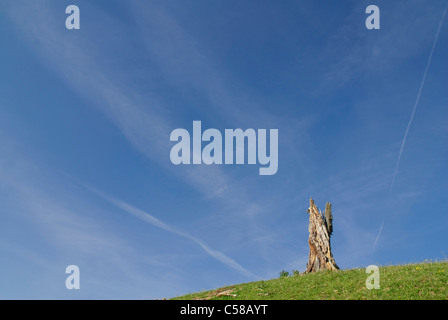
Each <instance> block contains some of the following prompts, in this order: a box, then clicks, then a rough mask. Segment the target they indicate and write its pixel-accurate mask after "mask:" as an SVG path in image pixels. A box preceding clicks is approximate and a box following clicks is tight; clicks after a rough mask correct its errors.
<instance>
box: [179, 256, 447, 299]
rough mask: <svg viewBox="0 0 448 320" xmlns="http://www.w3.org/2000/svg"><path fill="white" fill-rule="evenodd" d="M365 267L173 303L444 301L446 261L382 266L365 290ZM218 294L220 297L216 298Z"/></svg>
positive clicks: (246, 285) (222, 290)
mask: <svg viewBox="0 0 448 320" xmlns="http://www.w3.org/2000/svg"><path fill="white" fill-rule="evenodd" d="M365 270H366V269H365V268H361V269H350V270H339V271H333V272H331V271H323V272H318V273H311V274H300V275H294V276H289V277H280V278H277V279H271V280H264V281H263V280H261V281H256V282H249V283H243V284H237V285H232V286H227V287H223V288H219V289H216V290H211V291H204V292H199V293H192V294H187V295H184V296H181V297H176V298H173V299H176V300H192V299H207V300H259V299H262V300H332V299H334V300H339V299H349V300H364V299H368V300H375V299H384V300H414V299H417V300H427V299H429V300H440V299H443V300H446V299H448V262H446V261H445V262H423V263H417V264H408V265H399V266H384V267H379V270H380V288H379V289H371V290H368V289H367V288H366V279H367V277H368V276H369V274H367V273H366V271H365ZM220 293H221V295H220Z"/></svg>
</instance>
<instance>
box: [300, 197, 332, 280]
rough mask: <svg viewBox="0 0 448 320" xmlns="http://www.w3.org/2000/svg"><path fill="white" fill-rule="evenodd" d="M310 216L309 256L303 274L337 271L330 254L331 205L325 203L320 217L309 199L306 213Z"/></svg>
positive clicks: (312, 201)
mask: <svg viewBox="0 0 448 320" xmlns="http://www.w3.org/2000/svg"><path fill="white" fill-rule="evenodd" d="M307 212H308V213H309V214H310V225H309V228H308V230H309V232H310V236H309V238H308V244H309V245H310V255H309V259H308V263H307V265H306V271H305V273H309V272H317V271H320V270H338V269H339V267H338V266H337V264H336V262H335V261H334V258H333V254H332V253H331V246H330V236H331V233H332V232H333V222H332V221H333V215H332V213H331V204H330V203H327V205H326V206H325V212H324V214H323V215H322V214H321V213H320V212H319V210H318V209H317V207H316V205H315V204H314V200H313V199H310V207H309V209H308V211H307Z"/></svg>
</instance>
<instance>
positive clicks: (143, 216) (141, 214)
mask: <svg viewBox="0 0 448 320" xmlns="http://www.w3.org/2000/svg"><path fill="white" fill-rule="evenodd" d="M83 186H84V187H85V188H86V189H88V190H90V191H91V192H93V193H95V194H97V195H98V196H100V197H101V198H103V199H104V200H106V201H107V202H109V203H111V204H113V205H114V206H116V207H118V208H120V209H122V210H124V211H126V212H127V213H129V214H131V215H133V216H134V217H136V218H138V219H140V220H143V221H145V222H147V223H149V224H151V225H153V226H156V227H158V228H160V229H163V230H165V231H168V232H171V233H173V234H176V235H178V236H181V237H184V238H186V239H188V240H191V241H193V242H195V243H196V244H197V245H199V246H200V247H201V248H202V249H203V250H204V251H205V252H206V253H207V254H209V255H210V256H211V257H212V258H214V259H216V260H218V261H219V262H221V263H223V264H225V265H227V266H228V267H230V268H232V269H234V270H236V271H238V272H240V273H242V274H244V275H245V276H247V277H251V278H258V277H257V276H256V275H254V274H253V273H251V272H250V271H249V270H247V269H246V268H244V267H243V266H242V265H240V264H239V263H238V262H236V261H235V260H233V259H232V258H231V257H229V256H227V255H225V254H224V253H222V252H220V251H217V250H214V249H212V248H210V247H209V246H207V245H206V244H205V243H203V242H202V241H201V240H199V239H198V238H196V237H194V236H192V235H190V234H188V233H186V232H184V231H182V230H179V229H177V228H175V227H173V226H170V225H168V224H166V223H164V222H162V221H160V220H159V219H157V218H156V217H154V216H152V215H151V214H149V213H147V212H145V211H143V210H141V209H138V208H136V207H134V206H132V205H130V204H129V203H127V202H125V201H122V200H119V199H116V198H113V197H111V196H109V195H107V194H105V193H103V192H101V191H99V190H97V189H95V188H93V187H91V186H89V185H86V184H83Z"/></svg>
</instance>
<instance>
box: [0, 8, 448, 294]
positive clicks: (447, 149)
mask: <svg viewBox="0 0 448 320" xmlns="http://www.w3.org/2000/svg"><path fill="white" fill-rule="evenodd" d="M341 3H342V2H335V1H326V0H325V1H324V0H319V1H281V2H279V1H249V0H248V1H236V0H225V1H224V0H222V1H221V0H214V1H205V0H195V1H188V2H185V1H182V2H181V1H179V0H167V1H145V2H142V1H136V0H135V1H134V0H131V1H118V0H109V1H82V0H74V1H50V0H42V1H31V0H27V1H25V0H15V1H8V0H4V1H2V2H1V3H0V48H1V49H0V61H1V63H0V145H1V148H0V216H1V221H2V222H1V223H0V271H1V272H0V298H2V299H11V298H12V299H14V298H20V299H53V298H56V299H157V298H163V297H173V296H176V295H181V294H185V293H188V292H194V291H199V290H203V289H212V288H216V287H220V286H223V285H229V284H234V283H240V282H248V281H254V280H259V279H270V278H274V277H277V276H278V274H279V272H280V271H281V270H282V269H285V270H289V271H291V270H293V269H297V270H299V271H304V270H305V268H306V262H307V260H308V252H309V247H308V243H307V239H308V216H307V214H306V210H307V208H308V205H309V198H310V197H313V198H314V200H315V201H316V204H317V205H318V207H319V208H324V206H325V203H326V202H327V201H329V202H331V203H332V205H333V216H334V233H333V236H332V249H333V254H334V257H335V260H336V262H337V264H338V265H339V266H340V267H341V268H353V267H366V266H368V265H370V264H377V265H385V264H398V263H409V262H416V261H422V260H424V259H443V258H446V257H447V256H448V249H447V246H446V244H447V243H448V242H447V237H446V233H445V232H446V231H445V229H446V227H447V226H448V215H447V212H448V204H447V201H446V199H447V196H446V195H447V187H448V179H447V178H448V170H447V165H446V164H447V160H448V140H447V138H448V126H447V120H448V108H447V107H448V90H447V89H446V88H447V87H448V77H447V72H448V61H447V59H446V57H447V55H448V41H447V40H448V37H447V36H448V22H447V21H442V24H441V25H440V22H441V18H442V14H443V12H444V10H445V8H446V6H447V2H446V1H436V0H434V1H416V0H411V1H398V0H394V1H380V0H377V1H374V2H370V1H344V2H343V4H341ZM71 4H76V5H78V6H79V9H80V12H81V28H80V29H79V30H67V29H66V28H65V19H66V17H67V16H68V15H67V14H66V13H65V8H66V7H67V6H68V5H71ZM370 4H375V5H377V6H378V7H379V8H380V10H381V11H380V12H381V20H380V21H381V29H379V30H367V29H366V27H365V19H366V18H367V15H366V14H365V8H366V7H367V6H368V5H370ZM439 26H440V28H439ZM436 35H437V37H436ZM435 39H436V40H437V41H435ZM434 45H435V46H434ZM429 59H430V60H429ZM429 62H430V63H429ZM414 110H415V112H413V111H414ZM412 114H413V116H412ZM411 116H412V118H411ZM195 120H200V121H202V127H203V130H204V129H205V128H216V129H218V130H220V131H221V132H224V130H225V129H234V128H242V129H247V128H254V129H278V132H279V149H278V153H279V156H278V158H279V165H278V172H277V173H276V174H275V175H271V176H261V175H259V174H258V168H259V166H258V165H248V164H246V165H204V164H202V165H179V166H175V165H173V164H172V163H171V161H170V150H171V147H172V146H173V145H174V143H173V142H171V141H170V133H171V131H173V130H174V129H176V128H185V129H187V130H189V131H190V132H191V130H192V123H193V121H195ZM408 127H409V129H408V130H407V128H408ZM405 134H406V139H405V140H404V137H405ZM403 142H404V143H403ZM397 164H398V165H397ZM72 264H75V265H77V266H79V269H80V273H81V281H80V282H81V289H80V290H67V289H66V288H65V279H66V277H67V276H68V275H67V274H65V268H66V266H68V265H72Z"/></svg>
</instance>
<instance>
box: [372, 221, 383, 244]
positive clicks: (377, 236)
mask: <svg viewBox="0 0 448 320" xmlns="http://www.w3.org/2000/svg"><path fill="white" fill-rule="evenodd" d="M383 226H384V221H383V222H382V223H381V226H380V229H379V230H378V234H377V235H376V238H375V242H374V243H373V247H372V252H373V251H374V250H375V248H376V245H377V243H378V240H379V239H380V236H381V232H382V231H383Z"/></svg>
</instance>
